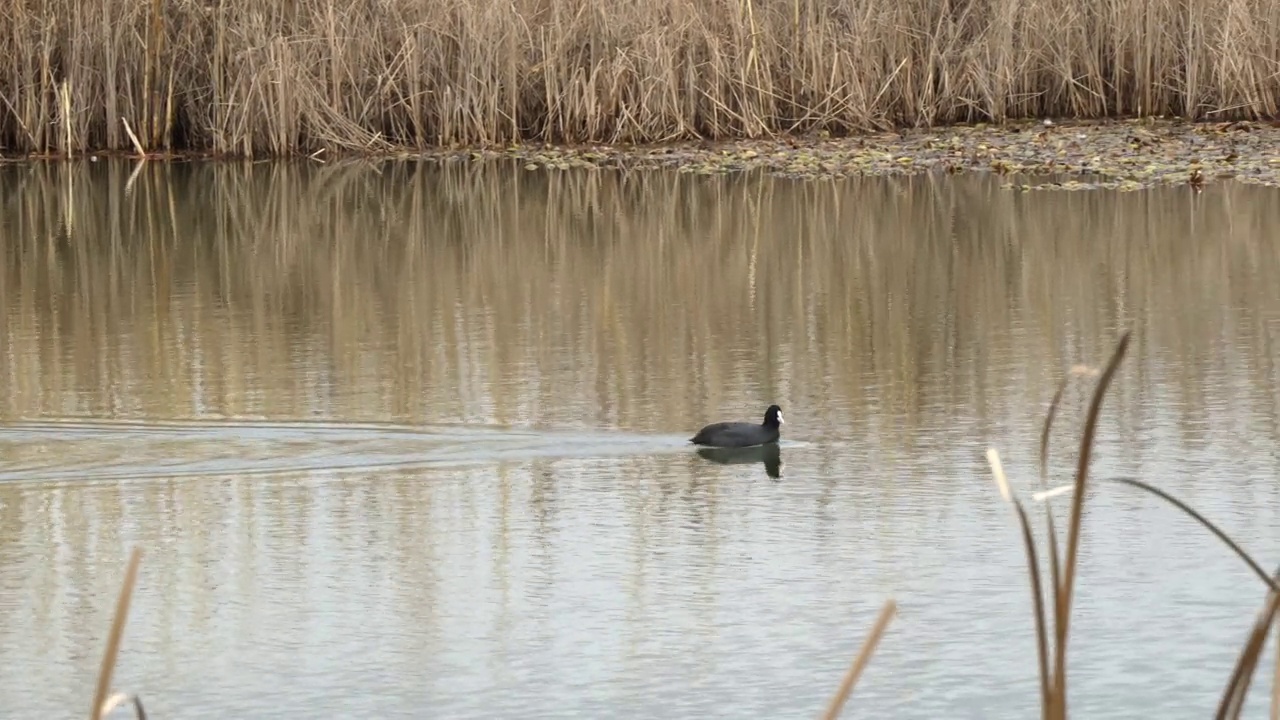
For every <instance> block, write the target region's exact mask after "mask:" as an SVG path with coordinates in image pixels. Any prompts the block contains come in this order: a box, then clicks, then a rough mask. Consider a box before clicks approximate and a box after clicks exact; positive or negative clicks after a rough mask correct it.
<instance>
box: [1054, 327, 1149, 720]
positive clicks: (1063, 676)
mask: <svg viewBox="0 0 1280 720" xmlns="http://www.w3.org/2000/svg"><path fill="white" fill-rule="evenodd" d="M1132 336H1133V331H1131V330H1127V331H1125V333H1124V335H1122V336H1120V342H1119V343H1117V344H1116V349H1115V351H1114V352H1112V354H1111V360H1110V361H1108V362H1107V366H1106V369H1104V370H1103V371H1102V377H1100V378H1099V379H1098V383H1097V385H1096V386H1095V387H1094V390H1093V398H1092V399H1091V400H1090V402H1089V413H1088V415H1086V416H1085V423H1084V433H1083V435H1082V437H1081V438H1080V455H1079V458H1078V459H1077V465H1076V481H1075V485H1076V489H1075V494H1074V495H1072V497H1071V520H1070V523H1069V525H1068V526H1067V557H1066V562H1065V564H1064V565H1065V566H1064V567H1063V569H1062V584H1061V585H1060V586H1059V587H1058V602H1057V605H1056V608H1057V617H1056V618H1055V619H1056V621H1057V627H1056V637H1055V638H1054V640H1055V642H1054V663H1053V681H1054V682H1053V690H1054V695H1055V698H1056V700H1057V702H1058V712H1059V713H1060V714H1057V715H1055V717H1057V718H1065V717H1066V713H1067V635H1068V633H1069V631H1070V624H1071V596H1072V592H1073V591H1074V590H1075V580H1076V558H1077V556H1078V555H1079V552H1080V522H1081V520H1082V519H1083V518H1084V498H1085V489H1086V488H1087V487H1088V478H1089V461H1090V460H1091V459H1092V457H1093V438H1094V435H1095V434H1096V433H1097V431H1098V416H1099V415H1100V414H1101V412H1102V400H1103V398H1104V397H1106V394H1107V388H1108V387H1110V385H1111V379H1112V378H1113V377H1115V374H1116V370H1117V369H1119V367H1120V361H1121V360H1123V359H1124V355H1125V351H1126V350H1128V348H1129V339H1130V338H1131V337H1132Z"/></svg>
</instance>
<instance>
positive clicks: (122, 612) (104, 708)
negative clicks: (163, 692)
mask: <svg viewBox="0 0 1280 720" xmlns="http://www.w3.org/2000/svg"><path fill="white" fill-rule="evenodd" d="M141 561H142V550H141V549H139V548H134V549H133V552H132V553H130V555H129V565H128V567H127V568H126V569H125V573H124V583H123V584H122V585H121V587H120V596H119V597H118V598H117V599H116V612H115V616H114V617H113V618H112V619H111V632H110V633H109V634H108V635H107V647H106V650H105V651H103V654H102V668H101V669H100V670H99V671H98V684H97V687H96V688H95V690H94V693H93V706H92V707H91V708H90V709H89V720H101V719H102V718H103V717H106V715H107V714H108V713H110V712H111V711H112V710H114V709H115V708H116V707H117V706H119V705H121V704H123V703H125V702H132V704H133V709H134V712H135V713H137V717H138V718H139V719H140V720H146V717H147V714H146V711H145V710H144V709H143V707H142V700H141V699H140V698H138V697H137V696H136V695H128V694H125V693H119V692H117V693H112V694H111V695H110V696H109V697H108V695H107V693H109V692H111V678H112V675H114V674H115V669H116V657H117V656H118V655H119V654H120V641H121V639H122V638H123V637H124V624H125V621H126V620H128V618H129V603H130V601H131V600H132V599H133V586H134V585H135V584H136V583H137V581H138V564H139V563H140V562H141Z"/></svg>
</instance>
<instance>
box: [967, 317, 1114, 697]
mask: <svg viewBox="0 0 1280 720" xmlns="http://www.w3.org/2000/svg"><path fill="white" fill-rule="evenodd" d="M1131 336H1132V332H1131V331H1126V332H1125V333H1124V334H1123V335H1122V336H1121V337H1120V341H1119V342H1118V343H1117V345H1116V348H1115V350H1114V351H1113V352H1112V355H1111V359H1110V361H1108V363H1107V365H1106V368H1105V369H1104V370H1103V371H1102V372H1101V376H1100V378H1099V380H1098V383H1097V384H1096V385H1095V387H1094V391H1093V397H1092V398H1091V400H1090V402H1089V409H1088V413H1087V415H1086V417H1085V427H1084V432H1083V433H1082V436H1081V439H1080V450H1079V457H1078V461H1077V464H1076V477H1075V481H1074V483H1073V485H1072V491H1073V494H1072V503H1071V516H1070V522H1069V524H1068V526H1067V542H1066V548H1065V550H1066V558H1065V560H1064V561H1063V562H1062V566H1061V567H1060V566H1059V560H1058V556H1057V537H1056V533H1055V532H1054V529H1053V520H1052V518H1051V517H1050V518H1049V520H1048V527H1049V533H1050V549H1051V551H1052V558H1051V561H1050V568H1051V576H1052V577H1051V582H1052V584H1053V633H1052V635H1053V637H1052V643H1051V642H1050V638H1049V635H1050V633H1049V622H1048V618H1047V617H1046V613H1045V607H1044V591H1043V586H1042V580H1041V577H1040V563H1039V559H1038V553H1037V550H1036V543H1035V536H1034V534H1033V533H1032V531H1031V521H1030V520H1029V519H1028V517H1027V513H1026V510H1025V508H1024V507H1023V505H1022V502H1021V500H1019V499H1018V498H1017V496H1016V495H1015V494H1014V492H1013V490H1012V488H1011V487H1010V486H1009V482H1008V479H1007V478H1006V477H1005V474H1004V468H1003V466H1002V464H1001V462H1000V454H999V452H998V451H996V450H995V449H994V448H991V449H988V450H987V461H988V463H989V464H990V465H991V473H992V477H993V478H994V480H995V482H996V486H997V487H998V488H999V490H1000V496H1001V497H1002V498H1003V499H1004V500H1005V502H1007V503H1009V504H1010V505H1011V506H1012V507H1013V509H1014V513H1015V515H1016V517H1017V519H1018V523H1019V525H1020V527H1021V529H1022V539H1023V547H1024V549H1025V551H1026V555H1027V568H1028V573H1029V575H1030V576H1031V592H1032V602H1033V611H1034V613H1035V614H1034V616H1033V620H1034V622H1035V631H1036V649H1037V654H1038V660H1039V670H1040V698H1041V713H1042V716H1043V717H1044V718H1046V720H1065V719H1066V717H1067V692H1066V685H1067V679H1066V648H1067V636H1068V633H1069V631H1070V616H1071V599H1072V592H1073V589H1074V584H1075V571H1076V559H1077V556H1078V551H1079V546H1080V526H1081V520H1082V517H1083V506H1084V496H1085V490H1086V488H1087V482H1088V474H1089V460H1090V459H1091V457H1092V451H1093V441H1094V436H1095V434H1096V433H1097V424H1098V416H1099V414H1100V413H1101V410H1102V400H1103V398H1104V397H1105V396H1106V391H1107V388H1108V387H1109V386H1110V384H1111V380H1112V378H1113V377H1114V376H1115V373H1116V370H1117V369H1118V368H1119V365H1120V361H1121V360H1122V359H1123V358H1124V355H1125V351H1126V350H1127V349H1128V346H1129V339H1130V337H1131ZM1071 374H1084V375H1093V374H1095V372H1094V371H1092V370H1090V369H1088V368H1078V367H1077V368H1072V370H1071ZM1066 382H1067V380H1066V379H1065V378H1064V380H1063V381H1062V382H1061V383H1060V384H1059V385H1058V389H1057V391H1056V392H1055V393H1054V397H1053V401H1052V403H1051V405H1050V409H1049V412H1048V414H1047V416H1046V418H1045V424H1044V427H1043V429H1042V431H1041V435H1040V464H1041V467H1040V479H1041V483H1042V484H1044V483H1045V482H1046V480H1047V477H1048V470H1047V467H1048V441H1049V435H1050V432H1051V428H1052V424H1053V419H1054V417H1055V415H1056V412H1057V407H1058V403H1059V402H1060V400H1061V398H1062V394H1063V392H1064V390H1065V389H1066ZM1052 492H1053V491H1045V492H1044V493H1042V495H1048V494H1050V493H1052ZM1046 512H1048V510H1046ZM1050 648H1052V650H1050Z"/></svg>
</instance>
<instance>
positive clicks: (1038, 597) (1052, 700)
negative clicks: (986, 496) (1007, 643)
mask: <svg viewBox="0 0 1280 720" xmlns="http://www.w3.org/2000/svg"><path fill="white" fill-rule="evenodd" d="M1130 335H1131V333H1130V332H1126V333H1125V334H1124V335H1123V336H1122V337H1121V338H1120V341H1119V343H1118V345H1117V346H1116V348H1115V351H1114V352H1113V353H1112V356H1111V359H1110V361H1109V362H1108V363H1107V366H1106V368H1105V369H1104V370H1103V371H1102V372H1101V373H1100V378H1099V380H1098V382H1097V384H1096V385H1095V387H1094V391H1093V397H1092V400H1091V401H1090V404H1089V409H1088V413H1087V415H1086V419H1085V427H1084V432H1083V436H1082V438H1081V441H1080V450H1079V456H1078V459H1077V465H1076V476H1075V481H1074V482H1073V483H1072V484H1070V485H1066V486H1062V487H1058V488H1052V489H1049V488H1045V489H1042V490H1041V491H1040V492H1038V493H1036V494H1035V495H1034V496H1033V497H1034V499H1035V500H1037V501H1047V500H1049V499H1050V498H1053V497H1057V496H1059V495H1064V494H1068V493H1070V494H1071V495H1072V502H1071V509H1070V524H1069V525H1068V534H1067V539H1066V547H1065V553H1066V556H1065V559H1064V560H1062V561H1061V562H1062V566H1061V567H1060V566H1059V562H1060V558H1059V555H1058V545H1057V535H1056V532H1055V530H1054V523H1053V514H1052V512H1051V511H1050V509H1049V508H1048V506H1047V505H1046V508H1045V514H1046V527H1047V529H1048V543H1049V550H1050V554H1049V558H1050V581H1051V584H1052V593H1051V601H1052V606H1053V611H1052V616H1051V617H1052V628H1050V624H1049V620H1050V618H1049V617H1047V616H1046V614H1045V608H1044V605H1045V602H1044V590H1043V586H1042V583H1043V581H1042V579H1041V575H1040V568H1039V560H1038V554H1037V550H1036V543H1035V537H1034V535H1033V533H1032V531H1031V523H1030V520H1029V519H1028V516H1027V513H1026V511H1025V509H1024V508H1023V505H1022V502H1021V501H1020V500H1019V499H1018V498H1017V496H1016V495H1015V494H1014V493H1013V491H1012V489H1011V488H1010V486H1009V481H1008V479H1007V478H1006V477H1005V473H1004V469H1003V467H1002V465H1001V462H1000V454H999V452H998V451H996V450H995V449H994V448H991V449H988V451H987V460H988V462H989V463H990V465H991V472H992V476H993V478H994V480H995V483H996V486H997V488H998V489H999V491H1000V495H1001V497H1002V498H1004V500H1005V501H1006V502H1008V503H1010V505H1011V506H1012V507H1013V509H1014V512H1015V516H1016V517H1017V519H1018V522H1019V525H1020V526H1021V529H1022V536H1023V545H1024V548H1025V550H1026V553H1027V566H1028V571H1029V574H1030V576H1031V589H1032V601H1033V610H1034V613H1035V615H1034V621H1035V632H1036V646H1037V651H1038V655H1039V667H1040V692H1041V715H1042V717H1044V718H1046V720H1065V718H1066V717H1067V699H1066V693H1067V676H1066V647H1067V638H1068V635H1069V630H1070V615H1071V600H1072V594H1073V590H1074V580H1075V572H1076V563H1077V557H1078V549H1079V546H1080V537H1081V534H1080V528H1081V519H1082V517H1083V506H1084V498H1085V495H1086V490H1087V485H1088V482H1089V480H1090V478H1089V476H1088V474H1089V460H1090V458H1091V456H1092V450H1093V440H1094V435H1095V434H1096V432H1097V421H1098V416H1099V413H1100V410H1101V406H1102V400H1103V398H1104V396H1105V394H1106V391H1107V388H1108V387H1109V386H1110V383H1111V380H1112V379H1113V377H1114V375H1115V372H1116V370H1117V368H1118V367H1119V364H1120V361H1121V360H1122V359H1123V358H1124V355H1125V352H1126V350H1127V348H1128V345H1129V339H1130ZM1073 375H1088V376H1095V375H1099V373H1098V372H1097V371H1096V370H1093V369H1090V368H1083V367H1080V366H1076V367H1073V368H1072V369H1071V372H1070V373H1068V375H1067V377H1065V378H1064V379H1063V380H1062V382H1061V383H1060V384H1059V385H1058V389H1057V391H1056V392H1055V393H1054V396H1053V399H1052V401H1051V402H1050V405H1049V410H1048V413H1047V414H1046V417H1045V423H1044V426H1043V430H1042V432H1041V437H1040V457H1039V461H1040V480H1041V485H1042V487H1043V486H1045V485H1046V484H1047V480H1048V446H1049V436H1050V433H1051V430H1052V426H1053V421H1054V418H1055V416H1056V414H1057V408H1058V404H1059V402H1060V401H1061V399H1062V395H1063V391H1064V390H1065V389H1066V385H1067V382H1068V381H1069V379H1070V377H1071V376H1073ZM1102 480H1103V481H1105V482H1114V483H1118V484H1123V485H1127V486H1130V487H1134V488H1137V489H1140V490H1143V491H1145V492H1147V493H1149V494H1151V495H1154V496H1156V497H1158V498H1160V499H1162V500H1164V501H1166V502H1168V503H1169V504H1171V505H1173V506H1174V507H1176V508H1178V509H1179V510H1181V511H1182V512H1184V513H1185V514H1186V515H1188V516H1189V517H1191V518H1192V519H1193V520H1195V521H1196V522H1198V523H1199V524H1201V525H1202V526H1204V527H1205V528H1206V529H1208V530H1209V531H1210V532H1211V533H1213V534H1214V535H1215V536H1216V537H1217V538H1218V539H1220V540H1221V541H1222V542H1223V543H1224V544H1226V545H1227V547H1229V548H1230V549H1231V550H1232V551H1233V552H1234V553H1235V554H1236V555H1237V556H1239V557H1240V558H1241V559H1242V560H1243V561H1244V562H1245V564H1246V565H1248V566H1249V568H1250V569H1251V570H1252V571H1253V572H1254V574H1256V575H1257V576H1258V577H1259V578H1260V579H1261V580H1262V581H1263V583H1264V584H1265V585H1266V587H1267V596H1266V600H1265V602H1264V604H1263V608H1262V610H1261V611H1260V612H1259V614H1258V617H1257V619H1256V621H1255V622H1254V625H1253V628H1252V629H1251V631H1250V632H1249V634H1248V636H1247V639H1246V642H1245V644H1244V647H1243V648H1242V649H1241V651H1240V657H1239V659H1238V660H1237V662H1236V665H1235V667H1234V669H1233V671H1232V674H1231V676H1230V678H1229V680H1228V682H1227V686H1226V688H1225V689H1224V691H1223V694H1222V698H1221V701H1220V703H1219V706H1218V710H1217V713H1216V714H1215V716H1214V717H1215V718H1216V719H1217V720H1226V719H1227V718H1238V717H1239V715H1240V712H1241V710H1242V709H1243V707H1244V701H1245V696H1246V694H1247V692H1248V689H1249V684H1250V682H1251V679H1252V677H1253V674H1254V672H1255V671H1256V669H1257V665H1258V662H1259V660H1260V658H1261V655H1262V650H1263V647H1264V646H1265V644H1266V638H1267V635H1268V633H1269V632H1270V630H1271V627H1272V626H1273V625H1274V624H1275V618H1276V615H1277V612H1278V610H1280V569H1277V571H1276V572H1275V573H1274V574H1272V575H1268V574H1267V573H1266V571H1264V570H1263V569H1262V566H1261V565H1259V564H1258V563H1257V561H1255V560H1254V559H1253V558H1252V557H1250V556H1249V554H1248V553H1247V552H1245V550H1244V549H1243V548H1242V547H1241V546H1240V545H1239V543H1237V542H1236V541H1235V540H1233V539H1232V538H1231V537H1229V536H1228V535H1227V534H1226V533H1225V532H1223V531H1222V530H1221V529H1220V528H1218V527H1217V526H1216V525H1214V524H1213V523H1212V522H1211V521H1210V520H1208V518H1206V517H1204V516H1203V515H1202V514H1200V513H1199V512H1197V511H1196V510H1194V509H1193V508H1191V507H1190V506H1189V505H1187V504H1186V503H1185V502H1183V501H1181V500H1179V499H1177V498H1176V497H1174V496H1173V495H1171V494H1169V493H1167V492H1165V491H1163V490H1160V489H1159V488H1156V487H1154V486H1152V485H1149V484H1147V483H1144V482H1142V481H1140V480H1135V479H1133V478H1123V477H1118V478H1104V479H1102ZM1050 629H1052V642H1050ZM1276 673H1277V674H1276V678H1275V686H1274V687H1273V689H1272V708H1271V714H1272V716H1273V717H1275V716H1276V715H1277V714H1278V713H1280V667H1277V670H1276Z"/></svg>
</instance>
